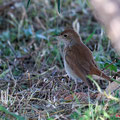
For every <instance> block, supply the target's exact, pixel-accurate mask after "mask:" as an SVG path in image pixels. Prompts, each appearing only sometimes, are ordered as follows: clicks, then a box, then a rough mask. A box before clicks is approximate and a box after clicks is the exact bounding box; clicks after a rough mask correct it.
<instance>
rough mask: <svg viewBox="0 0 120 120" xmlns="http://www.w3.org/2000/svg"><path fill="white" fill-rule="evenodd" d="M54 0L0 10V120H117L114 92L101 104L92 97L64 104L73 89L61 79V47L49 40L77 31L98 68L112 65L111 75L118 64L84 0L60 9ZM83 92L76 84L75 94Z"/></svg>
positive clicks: (31, 1)
mask: <svg viewBox="0 0 120 120" xmlns="http://www.w3.org/2000/svg"><path fill="white" fill-rule="evenodd" d="M59 1H60V0H58V3H57V1H54V0H42V1H41V0H28V1H23V2H22V1H21V2H17V3H15V4H13V5H12V7H7V8H5V9H3V10H2V11H0V14H1V15H0V119H3V120H11V119H17V120H24V119H30V118H31V119H33V118H34V119H47V120H54V119H57V118H58V119H66V120H67V119H72V120H105V119H109V120H117V119H119V118H116V114H117V113H119V114H120V107H119V106H120V102H119V98H120V91H119V89H118V90H115V91H114V94H112V96H113V97H111V98H109V97H107V98H105V99H102V100H101V101H98V100H97V99H96V97H95V95H93V96H94V98H91V97H88V96H87V97H86V96H84V97H85V98H86V102H85V103H83V101H82V99H81V100H79V99H78V100H73V101H65V100H64V98H65V97H67V96H68V95H70V94H71V93H73V91H74V86H75V84H74V81H72V80H69V79H68V77H67V76H65V74H66V73H65V71H64V67H63V61H62V48H63V44H62V43H61V41H57V40H56V39H55V36H56V35H58V34H59V33H60V32H61V31H62V30H64V29H65V28H66V27H72V26H74V27H75V28H76V29H77V30H79V33H80V35H81V37H82V39H83V42H84V43H85V44H86V45H87V46H88V47H89V48H90V49H91V50H92V51H93V55H94V58H95V60H96V63H97V65H98V66H99V67H100V69H104V68H105V67H106V66H108V65H109V64H111V63H112V62H113V61H115V60H116V62H114V63H113V64H112V65H110V66H109V67H107V68H106V70H105V71H104V72H106V74H107V72H108V75H111V76H114V75H115V72H117V71H118V70H119V69H120V60H119V56H118V55H117V54H116V52H115V51H114V49H113V48H112V46H111V45H110V41H109V40H108V38H107V36H106V35H105V32H104V30H103V28H101V26H100V25H99V24H98V22H97V21H96V20H95V18H94V17H93V15H92V12H91V10H90V8H89V7H88V6H89V3H88V1H87V0H66V1H64V2H62V1H61V5H60V2H59ZM8 2H9V1H8V0H3V1H0V5H3V3H8ZM57 6H59V7H58V9H57ZM58 11H59V12H58ZM97 83H98V84H99V86H100V87H102V88H101V89H102V90H105V88H106V87H107V86H108V82H107V81H103V82H100V81H97ZM86 91H87V88H86V87H85V86H84V85H83V84H80V85H79V88H78V91H77V92H85V93H86V94H87V92H86ZM91 92H92V93H93V94H97V92H98V90H97V89H96V92H95V91H91ZM113 98H114V99H113ZM3 106H4V107H3Z"/></svg>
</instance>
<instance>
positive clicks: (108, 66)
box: [102, 59, 116, 71]
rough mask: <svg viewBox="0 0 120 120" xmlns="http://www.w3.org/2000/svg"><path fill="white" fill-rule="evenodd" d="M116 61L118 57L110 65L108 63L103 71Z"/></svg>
mask: <svg viewBox="0 0 120 120" xmlns="http://www.w3.org/2000/svg"><path fill="white" fill-rule="evenodd" d="M114 63H116V59H115V60H114V61H113V62H112V63H110V64H109V65H107V66H106V67H105V68H103V69H102V71H104V70H105V69H107V68H108V67H110V66H111V65H113V64H114Z"/></svg>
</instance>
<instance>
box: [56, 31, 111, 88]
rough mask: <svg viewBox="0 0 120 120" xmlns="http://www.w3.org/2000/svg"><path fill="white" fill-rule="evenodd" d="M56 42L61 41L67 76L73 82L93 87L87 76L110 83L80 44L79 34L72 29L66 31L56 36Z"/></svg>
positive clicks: (88, 50) (88, 51)
mask: <svg viewBox="0 0 120 120" xmlns="http://www.w3.org/2000/svg"><path fill="white" fill-rule="evenodd" d="M57 40H59V41H63V43H64V50H63V59H64V67H65V71H66V73H67V75H68V76H69V77H70V78H72V79H74V80H75V81H76V80H77V81H81V80H82V81H84V82H85V84H86V85H87V86H88V87H90V88H91V87H93V85H92V81H91V80H89V79H87V75H97V76H100V77H103V78H104V79H107V80H109V81H111V78H110V77H108V76H107V75H105V74H104V73H103V72H102V71H101V70H100V69H99V68H98V67H97V65H96V63H95V61H94V59H93V56H92V52H91V51H90V49H89V48H88V47H87V46H86V45H85V44H84V43H83V42H82V40H81V38H80V36H79V34H78V33H77V32H75V31H74V30H73V29H66V30H64V31H63V32H62V33H61V34H60V35H58V36H57Z"/></svg>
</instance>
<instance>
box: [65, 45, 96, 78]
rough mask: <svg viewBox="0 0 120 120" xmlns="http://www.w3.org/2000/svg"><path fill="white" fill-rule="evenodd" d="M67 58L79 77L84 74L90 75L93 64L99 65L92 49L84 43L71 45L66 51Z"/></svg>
mask: <svg viewBox="0 0 120 120" xmlns="http://www.w3.org/2000/svg"><path fill="white" fill-rule="evenodd" d="M65 59H66V62H67V63H68V65H69V66H70V67H71V69H73V70H74V72H75V73H76V74H77V75H78V76H79V77H82V75H83V74H84V75H88V74H89V72H90V69H91V67H92V65H94V66H97V65H96V64H95V62H94V59H93V57H92V53H91V51H90V50H89V49H88V48H87V47H86V46H85V45H84V44H82V45H79V44H76V45H73V46H71V47H70V48H69V49H68V50H67V51H66V55H65ZM81 79H82V78H81Z"/></svg>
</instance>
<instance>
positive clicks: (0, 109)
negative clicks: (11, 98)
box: [0, 105, 25, 120]
mask: <svg viewBox="0 0 120 120" xmlns="http://www.w3.org/2000/svg"><path fill="white" fill-rule="evenodd" d="M0 111H2V112H4V113H6V114H9V115H11V116H13V117H15V118H16V119H17V120H25V118H24V117H21V116H19V115H16V114H14V113H12V112H9V111H8V110H7V109H6V108H5V107H3V106H1V105H0Z"/></svg>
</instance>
